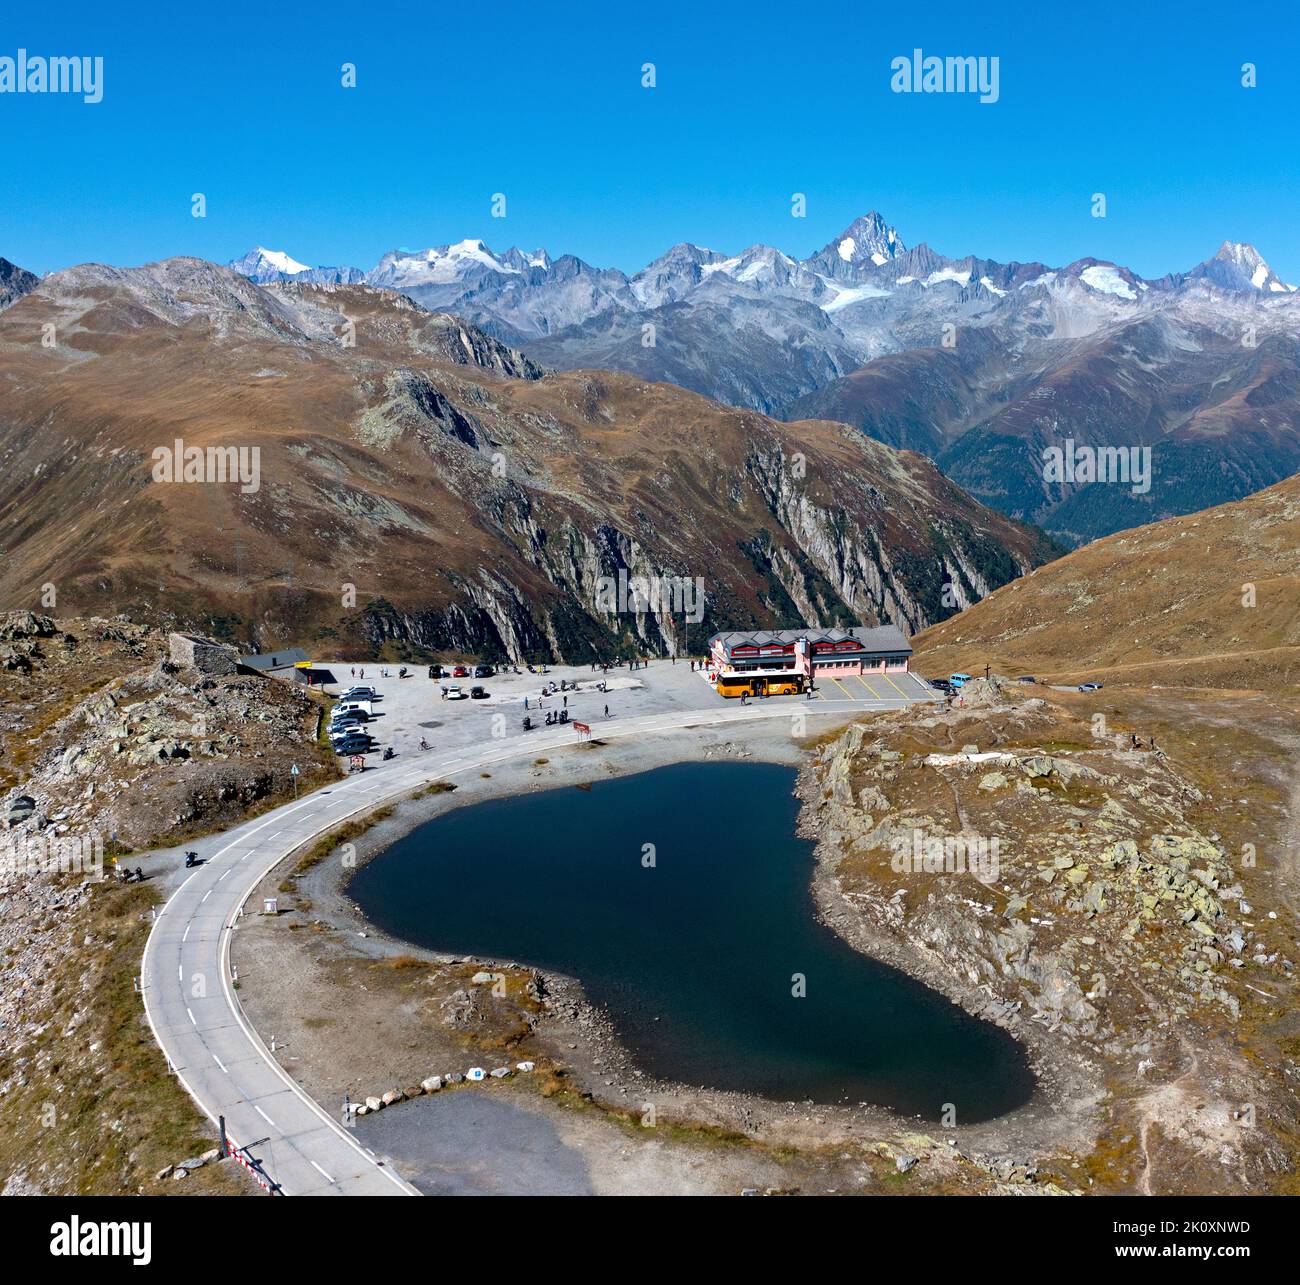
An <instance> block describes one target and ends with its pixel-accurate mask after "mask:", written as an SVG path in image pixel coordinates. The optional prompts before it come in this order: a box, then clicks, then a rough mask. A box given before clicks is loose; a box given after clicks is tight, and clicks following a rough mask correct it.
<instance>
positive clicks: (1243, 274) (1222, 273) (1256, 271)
mask: <svg viewBox="0 0 1300 1285" xmlns="http://www.w3.org/2000/svg"><path fill="white" fill-rule="evenodd" d="M1187 276H1188V279H1189V280H1192V281H1197V280H1200V281H1208V282H1210V283H1212V284H1213V285H1216V286H1219V287H1220V288H1222V289H1225V290H1233V291H1237V292H1249V291H1255V290H1258V291H1262V292H1263V293H1265V294H1289V293H1291V292H1293V291H1294V290H1295V286H1289V285H1287V284H1286V282H1284V281H1283V280H1282V279H1281V278H1280V277H1279V276H1278V275H1277V273H1276V272H1274V271H1273V269H1272V268H1270V267H1269V266H1268V264H1267V263H1265V261H1264V257H1263V256H1262V255H1261V254H1260V252H1259V251H1258V250H1256V249H1255V247H1254V246H1253V245H1248V244H1247V243H1246V242H1244V241H1225V242H1224V243H1223V244H1222V245H1221V246H1220V247H1219V249H1218V252H1217V253H1216V254H1215V256H1214V258H1212V259H1207V260H1206V261H1205V262H1204V263H1201V264H1198V265H1197V266H1196V267H1195V268H1193V269H1192V270H1191V272H1189V273H1188V274H1187Z"/></svg>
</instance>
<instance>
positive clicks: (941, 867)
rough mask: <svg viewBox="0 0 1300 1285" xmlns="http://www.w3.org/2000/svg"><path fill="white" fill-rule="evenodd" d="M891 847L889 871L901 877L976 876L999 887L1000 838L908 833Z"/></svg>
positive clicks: (919, 832) (897, 839)
mask: <svg viewBox="0 0 1300 1285" xmlns="http://www.w3.org/2000/svg"><path fill="white" fill-rule="evenodd" d="M889 847H890V850H891V852H892V855H891V856H890V858H889V868H890V869H891V870H892V871H893V872H894V873H895V874H900V875H903V874H927V875H939V874H949V875H951V874H958V875H960V874H972V875H974V876H975V878H976V879H978V880H979V881H980V882H981V883H996V882H997V879H998V877H999V874H1000V872H1001V869H1002V861H1001V856H1000V854H999V852H998V848H999V841H998V838H997V836H996V835H994V836H992V837H987V836H985V835H982V834H926V833H925V832H924V831H923V830H911V831H907V830H904V831H901V832H900V833H898V834H895V835H894V836H893V838H891V839H890V841H889Z"/></svg>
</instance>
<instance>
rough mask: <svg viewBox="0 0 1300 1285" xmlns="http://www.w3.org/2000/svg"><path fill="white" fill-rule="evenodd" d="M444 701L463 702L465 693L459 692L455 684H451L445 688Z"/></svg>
mask: <svg viewBox="0 0 1300 1285" xmlns="http://www.w3.org/2000/svg"><path fill="white" fill-rule="evenodd" d="M446 699H447V700H449V701H463V700H464V699H465V693H464V692H463V691H461V689H460V688H459V687H458V686H456V684H455V683H453V684H452V685H451V686H450V687H448V688H447V695H446Z"/></svg>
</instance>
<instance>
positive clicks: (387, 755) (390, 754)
mask: <svg viewBox="0 0 1300 1285" xmlns="http://www.w3.org/2000/svg"><path fill="white" fill-rule="evenodd" d="M392 757H393V747H392V746H391V745H390V746H389V747H388V748H387V749H386V750H385V751H384V762H385V763H387V762H388V760H389V759H390V758H392Z"/></svg>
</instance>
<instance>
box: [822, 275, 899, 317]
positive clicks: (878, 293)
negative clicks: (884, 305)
mask: <svg viewBox="0 0 1300 1285" xmlns="http://www.w3.org/2000/svg"><path fill="white" fill-rule="evenodd" d="M823 280H825V278H823ZM829 284H830V282H827V285H829ZM888 295H889V291H888V290H881V289H880V288H879V287H878V286H852V287H851V288H849V289H848V290H841V291H840V292H839V294H837V295H836V296H835V298H834V299H832V300H831V301H830V302H829V303H824V304H822V311H823V312H839V310H840V309H841V308H847V307H848V306H849V304H851V303H857V302H858V301H859V300H860V299H884V298H887V297H888Z"/></svg>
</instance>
